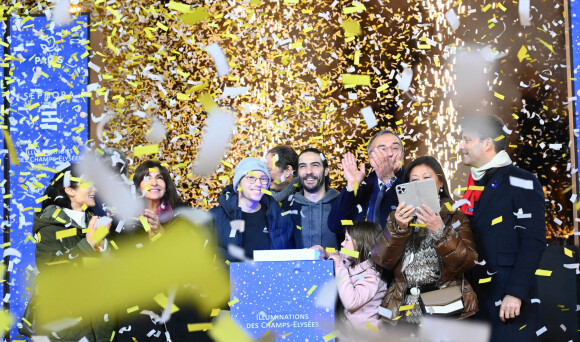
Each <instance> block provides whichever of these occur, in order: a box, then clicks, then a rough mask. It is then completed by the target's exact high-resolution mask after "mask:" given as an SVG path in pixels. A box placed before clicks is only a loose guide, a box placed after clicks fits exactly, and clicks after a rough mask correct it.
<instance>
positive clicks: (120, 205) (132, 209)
mask: <svg viewBox="0 0 580 342" xmlns="http://www.w3.org/2000/svg"><path fill="white" fill-rule="evenodd" d="M78 166H79V170H80V172H81V174H82V175H83V176H84V177H85V178H86V179H87V180H88V181H90V182H92V183H93V184H94V185H95V188H97V190H98V191H99V192H98V193H99V197H100V198H101V199H102V200H103V203H106V204H107V206H109V207H112V208H115V210H116V212H117V214H116V215H117V216H119V217H120V219H122V220H124V221H125V222H126V221H127V220H129V219H130V218H132V217H139V216H140V215H141V212H142V211H143V209H144V206H143V202H142V201H136V200H135V198H134V196H133V195H132V194H131V190H130V189H129V187H127V186H126V185H125V184H124V182H123V181H122V180H121V178H120V177H118V176H117V175H116V173H115V172H114V171H113V170H112V169H111V168H110V167H107V166H105V165H104V164H103V161H101V160H100V159H98V157H96V156H95V155H94V154H93V153H91V152H87V153H85V154H84V156H83V159H82V160H81V162H79V163H78Z"/></svg>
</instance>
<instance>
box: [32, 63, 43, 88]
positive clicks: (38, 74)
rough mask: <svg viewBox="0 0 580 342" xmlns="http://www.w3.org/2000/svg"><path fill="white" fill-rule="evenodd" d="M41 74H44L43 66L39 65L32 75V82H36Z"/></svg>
mask: <svg viewBox="0 0 580 342" xmlns="http://www.w3.org/2000/svg"><path fill="white" fill-rule="evenodd" d="M40 76H42V67H39V66H37V67H35V68H34V75H32V83H33V84H36V82H38V79H39V78H40Z"/></svg>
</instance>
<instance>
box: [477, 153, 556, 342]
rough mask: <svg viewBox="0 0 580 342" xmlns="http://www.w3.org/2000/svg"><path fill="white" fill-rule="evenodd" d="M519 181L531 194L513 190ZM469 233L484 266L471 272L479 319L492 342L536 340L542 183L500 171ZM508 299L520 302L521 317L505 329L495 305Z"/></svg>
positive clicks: (543, 238) (514, 172) (543, 236)
mask: <svg viewBox="0 0 580 342" xmlns="http://www.w3.org/2000/svg"><path fill="white" fill-rule="evenodd" d="M510 179H511V180H510ZM518 179H519V180H523V181H525V182H526V183H527V185H529V186H530V187H532V186H533V189H525V188H522V187H518V186H514V185H513V184H514V180H515V181H516V182H517V181H518ZM481 185H483V184H481ZM520 210H521V211H520ZM471 228H472V230H473V234H474V238H475V244H476V247H477V252H478V253H479V261H480V262H483V261H484V260H485V265H481V266H477V267H476V268H475V269H474V271H473V275H474V279H472V280H473V287H474V288H475V292H476V294H477V297H478V300H479V308H480V311H479V312H478V314H477V315H476V317H479V318H482V319H485V320H486V321H488V322H491V323H492V339H491V340H492V341H510V342H514V341H526V342H527V341H533V340H535V338H536V330H538V329H540V328H541V325H540V312H539V308H540V307H539V304H537V303H531V302H530V301H531V299H534V298H539V293H538V283H537V279H536V275H535V272H536V269H537V268H538V266H539V264H540V259H541V258H542V254H543V252H544V249H545V248H546V219H545V205H544V192H543V190H542V186H541V185H540V182H539V181H538V179H537V178H536V177H535V176H534V175H533V174H531V173H529V172H527V171H525V170H522V169H520V168H518V167H516V166H513V165H508V166H505V167H501V168H498V169H496V170H495V173H494V174H493V175H492V176H491V177H490V179H488V180H487V181H486V182H485V188H484V190H483V193H482V195H481V198H480V200H479V203H478V204H477V206H476V209H475V212H474V215H473V216H472V217H471ZM490 277H491V280H490V281H486V280H488V279H489V278H490ZM482 281H483V282H482ZM508 294H509V295H512V296H515V297H518V298H520V299H521V300H522V307H521V313H520V316H519V317H517V318H515V319H513V320H511V322H508V323H503V322H501V320H500V319H499V309H500V307H499V305H496V302H498V301H500V300H502V299H503V298H504V297H505V295H508ZM524 325H525V327H524V328H522V327H523V326H524ZM520 328H522V329H521V330H520Z"/></svg>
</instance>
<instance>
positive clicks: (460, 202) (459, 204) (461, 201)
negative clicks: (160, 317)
mask: <svg viewBox="0 0 580 342" xmlns="http://www.w3.org/2000/svg"><path fill="white" fill-rule="evenodd" d="M464 204H467V205H471V202H469V201H468V200H466V199H460V200H459V201H457V202H455V203H453V206H452V209H453V211H455V210H457V208H459V207H461V206H462V205H464Z"/></svg>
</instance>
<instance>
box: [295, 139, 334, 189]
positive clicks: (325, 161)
mask: <svg viewBox="0 0 580 342" xmlns="http://www.w3.org/2000/svg"><path fill="white" fill-rule="evenodd" d="M308 152H310V153H316V154H318V155H319V156H320V159H322V167H323V168H324V170H322V172H324V171H326V169H327V168H328V159H326V156H325V155H324V153H322V152H321V151H320V150H319V149H317V148H314V147H309V148H307V149H305V150H304V151H302V152H300V155H299V156H298V159H300V156H301V155H303V154H304V153H308ZM324 188H325V189H326V190H328V188H330V173H329V174H328V175H326V176H324Z"/></svg>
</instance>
